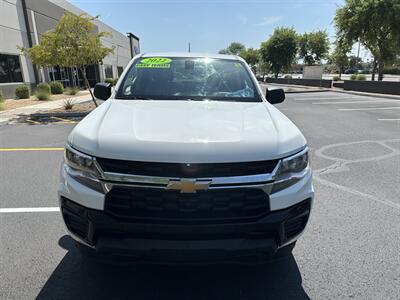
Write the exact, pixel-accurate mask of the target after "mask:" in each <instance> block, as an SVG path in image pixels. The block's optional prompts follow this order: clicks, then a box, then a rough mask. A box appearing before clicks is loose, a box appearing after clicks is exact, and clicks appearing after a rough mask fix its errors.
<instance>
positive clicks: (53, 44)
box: [20, 13, 113, 106]
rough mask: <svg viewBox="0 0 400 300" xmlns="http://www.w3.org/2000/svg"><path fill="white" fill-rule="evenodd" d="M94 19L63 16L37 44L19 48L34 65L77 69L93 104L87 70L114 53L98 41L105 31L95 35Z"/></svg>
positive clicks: (70, 15) (71, 15) (82, 16)
mask: <svg viewBox="0 0 400 300" xmlns="http://www.w3.org/2000/svg"><path fill="white" fill-rule="evenodd" d="M96 18H97V17H90V16H88V15H86V14H82V15H79V16H77V15H74V14H71V13H66V14H64V15H63V16H62V17H61V19H60V21H59V22H58V24H57V25H56V27H55V28H54V29H53V30H50V31H47V32H45V33H43V34H42V35H41V38H40V44H39V45H34V46H32V48H20V49H21V50H22V51H23V52H24V53H25V54H26V55H28V56H29V57H30V59H31V60H32V62H33V63H34V64H37V65H40V66H44V67H51V66H61V67H76V68H78V69H79V70H80V71H81V72H82V75H83V78H84V81H85V86H86V87H87V88H88V89H89V92H90V94H91V96H92V100H93V102H94V104H95V105H96V106H97V103H96V99H95V98H94V95H93V93H92V91H91V90H90V86H89V81H88V80H87V77H86V67H87V66H88V65H92V64H98V63H100V62H101V61H102V60H103V59H104V57H106V56H107V55H108V54H109V53H111V52H113V48H107V47H104V46H103V45H102V44H101V40H100V39H101V38H102V37H104V36H107V35H109V33H107V32H95V26H94V25H93V23H92V21H93V20H95V19H96Z"/></svg>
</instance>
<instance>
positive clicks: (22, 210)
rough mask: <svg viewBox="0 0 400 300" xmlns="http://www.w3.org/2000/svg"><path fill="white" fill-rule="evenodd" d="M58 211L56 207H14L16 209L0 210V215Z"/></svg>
mask: <svg viewBox="0 0 400 300" xmlns="http://www.w3.org/2000/svg"><path fill="white" fill-rule="evenodd" d="M53 211H60V208H58V207H16V208H0V213H2V214H9V213H28V212H53Z"/></svg>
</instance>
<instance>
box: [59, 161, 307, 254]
mask: <svg viewBox="0 0 400 300" xmlns="http://www.w3.org/2000/svg"><path fill="white" fill-rule="evenodd" d="M249 188H251V189H260V187H259V186H257V187H249ZM261 189H262V188H261ZM262 190H263V189H262ZM313 197H314V191H313V187H312V181H311V171H310V172H309V173H308V174H307V175H306V176H304V178H302V179H301V180H300V181H299V182H297V183H295V184H294V185H292V186H290V187H289V188H286V189H284V190H282V191H280V192H277V193H274V194H270V195H269V196H268V202H269V203H268V207H269V210H268V213H267V214H265V215H263V216H259V217H257V218H255V219H252V220H249V221H240V222H234V223H218V224H217V223H214V224H207V223H198V224H171V223H151V222H150V223H149V222H141V221H137V220H135V221H132V220H124V219H121V218H118V217H116V216H114V215H112V214H110V213H109V212H108V211H106V210H105V206H106V205H105V202H106V195H105V194H104V193H101V192H98V191H95V190H93V189H91V188H88V187H87V186H85V185H82V184H81V183H80V182H78V181H76V180H75V179H74V178H73V177H71V176H70V175H69V174H68V172H66V169H65V167H63V168H62V171H61V181H60V185H59V200H60V207H61V211H62V215H63V219H64V222H65V224H66V227H67V229H68V231H69V233H70V234H71V236H72V237H73V238H74V239H75V240H77V241H78V242H80V243H82V244H85V245H86V246H88V247H91V248H93V249H94V250H95V251H96V252H98V253H99V254H105V255H106V256H107V257H112V256H113V255H115V256H118V257H120V256H129V257H131V258H134V259H137V260H140V261H148V260H149V261H157V260H162V261H176V260H178V261H181V260H189V261H193V260H195V261H202V260H206V261H210V260H218V261H220V260H237V259H239V258H247V257H253V256H257V257H259V256H261V257H265V256H266V257H271V256H273V255H274V254H275V253H276V252H277V250H279V249H280V248H282V247H284V246H286V245H289V244H291V243H293V242H294V241H296V240H297V239H298V238H299V236H300V235H301V234H302V233H303V231H304V229H305V226H306V224H307V222H308V219H309V215H310V211H311V207H312V202H313Z"/></svg>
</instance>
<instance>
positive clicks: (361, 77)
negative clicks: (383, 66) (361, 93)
mask: <svg viewBox="0 0 400 300" xmlns="http://www.w3.org/2000/svg"><path fill="white" fill-rule="evenodd" d="M366 79H367V77H365V75H364V74H358V75H357V80H366Z"/></svg>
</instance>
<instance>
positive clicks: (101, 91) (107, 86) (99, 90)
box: [94, 82, 111, 100]
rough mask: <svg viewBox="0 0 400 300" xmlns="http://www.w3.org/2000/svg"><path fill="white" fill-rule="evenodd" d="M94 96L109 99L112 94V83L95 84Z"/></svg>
mask: <svg viewBox="0 0 400 300" xmlns="http://www.w3.org/2000/svg"><path fill="white" fill-rule="evenodd" d="M94 96H95V97H96V98H97V99H100V100H107V99H108V98H110V96H111V83H105V82H101V83H96V85H95V86H94Z"/></svg>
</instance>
